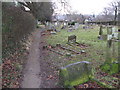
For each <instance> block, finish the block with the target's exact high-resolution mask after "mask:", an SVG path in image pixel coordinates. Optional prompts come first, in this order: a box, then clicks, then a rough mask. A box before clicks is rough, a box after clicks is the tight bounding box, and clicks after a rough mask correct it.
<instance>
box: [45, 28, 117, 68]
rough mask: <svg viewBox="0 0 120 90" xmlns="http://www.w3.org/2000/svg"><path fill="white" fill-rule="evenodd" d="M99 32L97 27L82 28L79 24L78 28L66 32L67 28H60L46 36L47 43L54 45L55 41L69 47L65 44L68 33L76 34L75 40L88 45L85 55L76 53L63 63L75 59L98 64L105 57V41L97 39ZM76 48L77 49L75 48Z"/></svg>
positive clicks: (101, 62) (74, 60)
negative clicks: (58, 30)
mask: <svg viewBox="0 0 120 90" xmlns="http://www.w3.org/2000/svg"><path fill="white" fill-rule="evenodd" d="M105 31H107V28H106V29H104V32H105ZM98 34H99V27H98V26H94V29H82V28H81V26H80V27H79V29H78V30H74V31H72V32H68V31H67V30H65V29H64V30H61V32H57V34H56V35H51V36H49V37H48V38H46V42H47V44H50V45H53V46H55V45H56V44H57V43H60V44H62V45H64V46H67V47H70V46H69V45H67V44H66V43H67V41H68V40H67V39H68V36H70V35H76V36H77V42H79V43H84V44H86V45H88V48H87V49H85V51H86V53H87V56H86V57H85V56H83V55H76V57H75V58H72V59H73V60H72V61H67V62H66V63H65V65H67V64H69V63H71V62H72V63H73V62H76V61H90V62H93V64H95V66H98V65H99V64H103V62H104V61H105V59H106V47H107V42H106V41H103V40H99V39H98V38H97V37H98ZM117 45H118V44H117V43H115V49H116V50H115V51H116V52H115V53H116V54H115V58H117ZM73 48H74V49H75V50H78V51H80V50H81V49H80V48H77V47H72V49H73ZM76 48H77V49H76Z"/></svg>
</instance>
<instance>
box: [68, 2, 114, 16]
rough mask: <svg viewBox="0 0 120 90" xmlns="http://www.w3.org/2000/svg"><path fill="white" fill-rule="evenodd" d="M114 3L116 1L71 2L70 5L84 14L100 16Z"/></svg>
mask: <svg viewBox="0 0 120 90" xmlns="http://www.w3.org/2000/svg"><path fill="white" fill-rule="evenodd" d="M112 1H115V0H69V3H70V5H71V6H72V8H73V9H74V10H77V11H78V12H80V13H82V14H99V13H100V12H102V10H103V8H104V7H107V6H108V5H109V3H110V2H112Z"/></svg>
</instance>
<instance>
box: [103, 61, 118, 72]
mask: <svg viewBox="0 0 120 90" xmlns="http://www.w3.org/2000/svg"><path fill="white" fill-rule="evenodd" d="M101 69H102V70H103V71H105V72H107V73H109V74H115V73H118V63H111V64H107V63H106V64H104V65H102V66H101Z"/></svg>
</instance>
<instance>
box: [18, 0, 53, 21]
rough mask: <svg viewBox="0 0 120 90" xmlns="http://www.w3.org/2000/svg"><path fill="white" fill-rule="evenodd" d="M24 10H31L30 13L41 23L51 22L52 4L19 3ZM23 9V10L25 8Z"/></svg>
mask: <svg viewBox="0 0 120 90" xmlns="http://www.w3.org/2000/svg"><path fill="white" fill-rule="evenodd" d="M19 4H21V5H22V6H23V7H24V8H25V7H27V8H29V10H30V11H29V12H30V13H32V14H33V16H34V17H35V18H36V19H37V20H40V21H50V20H51V19H52V14H53V11H54V10H53V5H52V3H51V2H32V1H29V2H26V1H24V2H19ZM23 7H22V8H23Z"/></svg>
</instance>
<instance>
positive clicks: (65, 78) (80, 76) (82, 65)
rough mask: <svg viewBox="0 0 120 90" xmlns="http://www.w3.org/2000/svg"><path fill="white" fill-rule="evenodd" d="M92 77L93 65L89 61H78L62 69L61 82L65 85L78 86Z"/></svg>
mask: <svg viewBox="0 0 120 90" xmlns="http://www.w3.org/2000/svg"><path fill="white" fill-rule="evenodd" d="M92 78H93V74H92V67H91V63H90V62H88V61H81V62H76V63H73V64H69V65H67V66H65V67H62V68H61V69H60V84H61V85H63V86H64V87H72V86H76V85H79V84H82V83H85V82H86V81H89V80H90V79H92Z"/></svg>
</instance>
